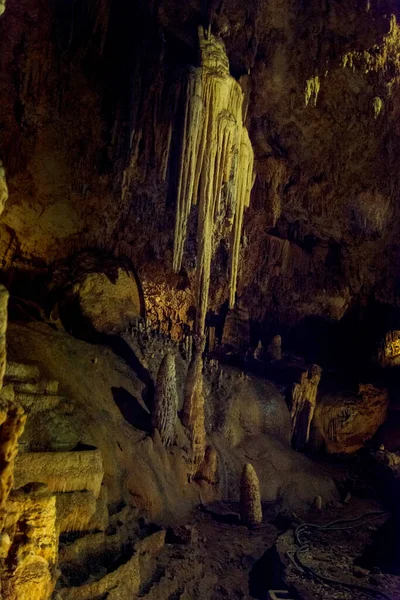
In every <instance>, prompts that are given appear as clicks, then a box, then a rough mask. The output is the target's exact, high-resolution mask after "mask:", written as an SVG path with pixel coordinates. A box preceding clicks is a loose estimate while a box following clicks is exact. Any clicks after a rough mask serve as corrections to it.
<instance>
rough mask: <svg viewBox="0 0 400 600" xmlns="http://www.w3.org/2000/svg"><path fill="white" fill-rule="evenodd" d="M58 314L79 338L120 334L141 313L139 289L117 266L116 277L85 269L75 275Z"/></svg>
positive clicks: (129, 276)
mask: <svg viewBox="0 0 400 600" xmlns="http://www.w3.org/2000/svg"><path fill="white" fill-rule="evenodd" d="M59 309H60V317H61V319H62V321H63V323H64V325H65V326H66V328H67V329H69V330H70V331H72V332H73V333H75V334H77V335H78V336H79V337H84V338H90V337H91V335H92V334H96V333H97V334H98V333H100V334H117V335H118V334H120V333H122V332H124V331H126V329H127V328H128V327H129V325H130V324H131V323H132V322H134V321H135V320H136V319H137V318H138V317H140V316H141V303H140V295H139V288H138V284H137V282H136V279H135V277H134V276H133V274H131V273H130V272H128V271H127V270H125V269H123V268H121V267H119V268H118V269H116V276H114V277H110V275H109V274H108V273H107V274H106V273H104V272H89V273H85V274H84V275H82V276H80V277H79V280H78V281H76V282H74V283H73V284H72V285H71V286H70V287H69V289H68V291H67V292H66V294H65V296H64V299H63V300H62V302H61V303H60V307H59Z"/></svg>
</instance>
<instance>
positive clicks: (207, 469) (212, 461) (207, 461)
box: [196, 446, 218, 485]
mask: <svg viewBox="0 0 400 600" xmlns="http://www.w3.org/2000/svg"><path fill="white" fill-rule="evenodd" d="M196 479H198V480H200V479H201V480H203V481H205V482H207V483H209V484H210V485H215V484H216V483H217V481H218V454H217V451H216V449H215V448H214V447H213V446H207V447H206V452H205V456H204V460H203V462H202V463H201V465H200V468H199V472H198V473H197V475H196Z"/></svg>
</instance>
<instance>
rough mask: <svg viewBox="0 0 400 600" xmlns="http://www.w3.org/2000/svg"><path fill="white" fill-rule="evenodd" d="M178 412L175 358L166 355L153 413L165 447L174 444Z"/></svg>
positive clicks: (158, 381) (154, 422)
mask: <svg viewBox="0 0 400 600" xmlns="http://www.w3.org/2000/svg"><path fill="white" fill-rule="evenodd" d="M177 411H178V392H177V389H176V373H175V357H174V356H173V355H172V354H166V355H165V356H164V358H163V360H162V363H161V366H160V369H159V371H158V375H157V385H156V394H155V398H154V408H153V412H152V424H153V427H154V429H158V431H159V432H160V436H161V439H162V442H163V444H164V446H170V445H171V444H172V443H173V442H174V437H175V423H176V417H177Z"/></svg>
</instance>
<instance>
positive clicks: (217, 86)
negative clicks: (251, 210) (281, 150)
mask: <svg viewBox="0 0 400 600" xmlns="http://www.w3.org/2000/svg"><path fill="white" fill-rule="evenodd" d="M199 42H200V51H201V67H200V68H198V69H193V70H192V71H191V73H190V77H189V81H188V88H187V101H186V112H185V122H184V135H183V145H182V155H181V163H180V171H179V186H178V198H177V210H176V222H175V240H174V259H173V268H174V271H176V272H178V271H179V270H180V268H181V266H182V258H183V252H184V245H185V240H186V236H187V226H188V217H189V214H190V210H191V208H192V206H193V205H195V204H197V205H198V231H197V243H198V250H197V256H198V261H197V320H196V332H197V333H198V334H199V335H201V334H202V333H203V331H204V325H205V317H206V312H207V305H208V292H209V287H210V270H211V260H212V256H213V253H214V249H215V247H216V244H217V242H218V240H217V239H216V238H217V231H216V230H217V224H218V223H219V222H220V221H221V219H223V218H224V217H225V220H226V222H227V223H226V224H227V226H228V228H229V230H230V231H231V237H232V240H231V256H230V305H231V306H233V304H234V302H235V294H236V282H237V274H238V266H239V250H240V238H241V232H242V225H243V214H244V209H245V207H247V206H249V202H250V192H251V188H252V186H253V183H254V177H253V159H254V157H253V149H252V146H251V143H250V139H249V135H248V132H247V129H246V128H245V126H244V124H243V100H244V93H243V91H242V89H241V87H240V85H239V83H238V82H237V81H236V80H235V79H234V78H233V77H231V76H230V74H229V62H228V58H227V55H226V51H225V47H224V44H223V42H222V41H221V40H220V39H218V38H216V37H215V36H213V35H211V34H209V35H208V36H207V37H206V36H205V34H204V31H203V29H202V28H200V29H199Z"/></svg>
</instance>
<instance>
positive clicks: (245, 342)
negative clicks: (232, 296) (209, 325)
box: [222, 299, 250, 350]
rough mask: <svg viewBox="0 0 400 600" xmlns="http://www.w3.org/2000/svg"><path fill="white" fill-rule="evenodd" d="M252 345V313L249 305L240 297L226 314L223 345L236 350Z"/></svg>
mask: <svg viewBox="0 0 400 600" xmlns="http://www.w3.org/2000/svg"><path fill="white" fill-rule="evenodd" d="M249 345H250V315H249V310H248V307H247V306H246V305H245V304H244V303H243V302H242V301H241V300H240V299H239V300H238V302H237V303H236V305H235V306H234V307H233V308H232V309H231V310H229V311H228V314H227V315H226V319H225V323H224V329H223V333H222V346H225V347H231V348H234V349H235V350H244V349H247V348H248V346H249Z"/></svg>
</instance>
